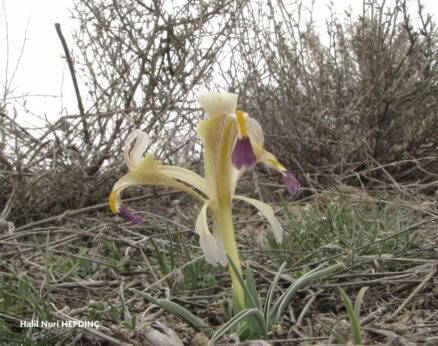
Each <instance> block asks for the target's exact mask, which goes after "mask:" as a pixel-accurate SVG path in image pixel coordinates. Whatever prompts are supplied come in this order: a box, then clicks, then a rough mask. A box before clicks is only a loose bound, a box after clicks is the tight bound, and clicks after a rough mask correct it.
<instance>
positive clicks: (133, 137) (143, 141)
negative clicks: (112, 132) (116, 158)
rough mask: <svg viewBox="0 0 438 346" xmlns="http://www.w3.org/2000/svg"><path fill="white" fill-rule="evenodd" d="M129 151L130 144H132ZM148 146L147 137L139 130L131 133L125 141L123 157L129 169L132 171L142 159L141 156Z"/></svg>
mask: <svg viewBox="0 0 438 346" xmlns="http://www.w3.org/2000/svg"><path fill="white" fill-rule="evenodd" d="M134 141H135V143H134V145H133V147H132V149H131V144H132V142H134ZM148 145H149V136H148V135H147V133H146V132H143V131H142V130H140V129H136V130H134V131H132V132H131V133H130V134H129V136H128V138H127V139H126V141H125V149H124V152H123V157H124V159H125V163H126V165H127V166H128V167H129V169H134V168H135V167H136V166H137V165H138V164H139V163H140V162H141V160H142V159H143V154H144V152H145V151H146V149H147V147H148Z"/></svg>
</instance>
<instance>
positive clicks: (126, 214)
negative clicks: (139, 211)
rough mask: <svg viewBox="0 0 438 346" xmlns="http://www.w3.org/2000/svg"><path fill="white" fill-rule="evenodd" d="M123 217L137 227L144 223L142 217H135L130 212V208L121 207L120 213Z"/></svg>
mask: <svg viewBox="0 0 438 346" xmlns="http://www.w3.org/2000/svg"><path fill="white" fill-rule="evenodd" d="M118 214H119V215H120V216H121V217H123V218H124V219H125V220H128V221H131V222H132V223H135V224H136V225H140V224H142V223H143V220H142V218H141V217H140V216H137V215H134V214H133V213H131V212H130V211H129V209H128V208H125V207H120V209H119V213H118Z"/></svg>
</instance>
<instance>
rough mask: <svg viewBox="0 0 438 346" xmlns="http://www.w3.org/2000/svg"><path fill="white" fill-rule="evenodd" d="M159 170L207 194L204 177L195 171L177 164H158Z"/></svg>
mask: <svg viewBox="0 0 438 346" xmlns="http://www.w3.org/2000/svg"><path fill="white" fill-rule="evenodd" d="M159 170H160V172H161V173H163V174H164V175H166V176H168V177H170V178H174V179H178V180H181V181H183V182H185V183H187V184H189V185H191V186H193V187H194V188H196V189H198V190H199V191H201V192H202V193H204V194H205V195H207V196H208V190H207V184H206V183H205V179H204V178H203V177H201V176H200V175H198V174H196V173H195V172H192V171H190V170H188V169H186V168H182V167H177V166H159Z"/></svg>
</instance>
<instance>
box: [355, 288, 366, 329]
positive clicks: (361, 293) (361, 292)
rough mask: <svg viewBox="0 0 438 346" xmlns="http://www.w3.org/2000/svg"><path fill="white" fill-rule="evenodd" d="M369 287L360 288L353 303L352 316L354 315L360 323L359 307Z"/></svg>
mask: <svg viewBox="0 0 438 346" xmlns="http://www.w3.org/2000/svg"><path fill="white" fill-rule="evenodd" d="M368 288H369V287H362V288H361V289H360V290H359V293H358V294H357V297H356V301H355V302H354V314H355V315H356V318H357V319H358V320H359V321H360V307H361V305H362V301H363V297H364V295H365V292H366V291H367V290H368Z"/></svg>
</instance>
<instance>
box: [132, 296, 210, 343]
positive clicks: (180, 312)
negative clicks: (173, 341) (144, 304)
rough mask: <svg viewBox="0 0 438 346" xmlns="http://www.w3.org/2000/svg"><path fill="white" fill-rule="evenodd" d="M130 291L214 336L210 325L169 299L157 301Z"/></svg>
mask: <svg viewBox="0 0 438 346" xmlns="http://www.w3.org/2000/svg"><path fill="white" fill-rule="evenodd" d="M129 290H130V291H131V292H133V293H135V294H138V295H139V296H141V297H143V298H145V299H146V300H148V301H149V302H151V303H153V304H155V305H158V306H159V307H160V308H162V309H163V310H165V311H167V312H168V313H170V314H172V315H174V316H176V317H178V318H180V319H182V320H183V321H184V322H186V323H187V324H189V325H190V326H192V327H193V328H195V329H196V330H198V331H200V332H203V333H205V334H206V335H207V336H208V337H212V336H213V334H214V330H213V329H212V328H211V327H210V326H209V325H208V324H206V323H205V322H204V321H203V320H201V319H200V318H199V317H197V316H195V315H193V314H192V313H191V312H190V311H189V310H187V309H186V308H184V307H182V306H181V305H179V304H176V303H174V302H171V301H170V300H167V299H155V298H154V297H152V296H150V295H149V294H147V293H144V292H141V291H139V290H136V289H135V288H130V289H129Z"/></svg>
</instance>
